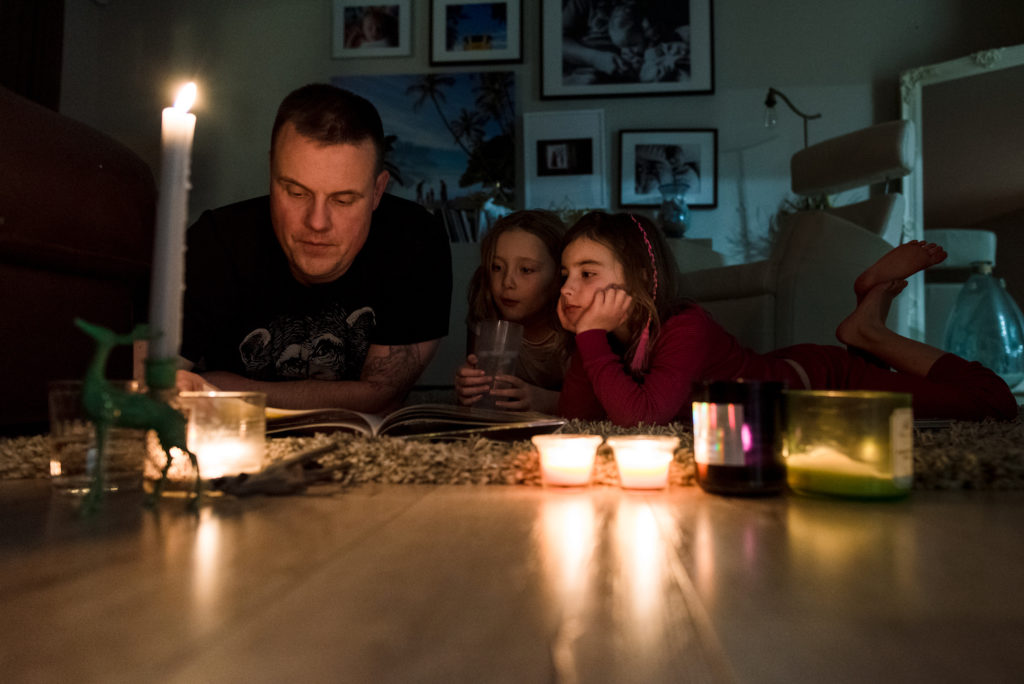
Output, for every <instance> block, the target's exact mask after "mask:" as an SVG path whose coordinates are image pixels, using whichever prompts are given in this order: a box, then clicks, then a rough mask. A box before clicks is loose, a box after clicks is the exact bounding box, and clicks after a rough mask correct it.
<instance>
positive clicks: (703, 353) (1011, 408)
mask: <svg viewBox="0 0 1024 684" xmlns="http://www.w3.org/2000/svg"><path fill="white" fill-rule="evenodd" d="M564 244H565V247H564V249H563V250H562V277H563V279H564V283H563V285H562V291H561V297H560V299H559V302H558V317H559V320H560V321H561V323H562V326H563V327H565V329H566V330H568V331H569V332H571V333H574V334H575V349H574V351H573V354H572V358H571V361H570V366H569V370H568V372H567V373H566V376H565V380H564V383H563V386H562V392H561V395H560V396H559V402H558V409H559V413H560V414H561V415H563V416H566V417H569V418H581V419H588V420H601V419H609V420H611V421H612V422H613V423H615V424H617V425H636V424H638V423H654V424H659V423H660V424H663V423H668V422H672V421H683V422H690V420H691V411H692V408H691V404H690V392H691V388H692V385H693V383H694V382H695V381H709V380H737V379H741V378H742V379H746V380H778V381H782V382H785V383H786V384H787V385H788V387H789V388H790V389H840V390H847V389H849V390H853V389H856V390H878V391H887V392H907V393H910V394H911V395H912V397H913V407H914V415H915V417H917V418H956V419H962V420H980V419H983V418H986V417H993V418H1002V419H1011V418H1014V417H1016V415H1017V402H1016V399H1015V398H1014V396H1013V393H1012V392H1011V391H1010V388H1009V387H1007V385H1006V383H1005V382H1004V381H1003V380H1002V379H1001V378H1000V377H999V376H998V375H996V374H995V373H993V372H992V371H990V370H989V369H987V368H985V367H984V366H982V365H981V364H979V363H975V362H968V361H965V360H964V359H962V358H960V357H958V356H955V355H953V354H949V353H946V352H943V351H942V350H940V349H937V348H935V347H931V346H929V345H926V344H924V343H923V342H918V341H915V340H911V339H909V338H906V337H902V336H900V335H898V334H897V333H895V332H893V331H891V330H889V329H888V328H886V327H885V317H886V315H887V314H888V311H889V305H890V304H891V302H892V300H893V298H894V297H895V296H896V295H898V294H899V293H900V292H901V291H902V290H903V288H904V287H906V278H908V277H909V276H911V275H913V274H914V273H916V272H918V271H920V270H922V269H925V268H927V267H929V266H932V265H934V264H937V263H939V262H940V261H942V260H943V259H945V258H946V253H945V251H944V250H943V249H942V248H941V247H939V246H938V245H935V244H933V243H925V242H920V241H916V240H915V241H912V242H908V243H906V244H903V245H900V246H898V247H895V248H894V249H893V250H892V251H890V252H889V253H888V254H886V255H885V256H883V257H882V258H881V259H879V260H878V261H877V262H876V263H875V264H874V265H872V266H871V267H870V268H868V269H867V270H866V271H864V273H862V274H861V275H860V276H859V277H858V278H857V281H856V282H855V283H854V291H855V292H856V294H857V306H856V308H855V309H854V311H853V313H851V314H850V316H849V317H847V318H846V319H845V320H844V321H843V322H842V323H841V324H840V325H839V327H838V328H837V330H836V336H837V338H838V339H839V341H840V342H842V343H843V344H845V345H847V346H848V348H849V349H847V348H844V347H840V346H831V345H817V344H800V345H795V346H792V347H786V348H784V349H779V350H776V351H774V352H770V353H767V354H758V353H755V352H753V351H751V350H749V349H746V348H743V347H741V346H740V344H739V342H738V341H737V340H736V338H735V337H733V336H732V335H730V334H729V333H728V332H726V330H725V329H724V328H722V327H721V326H720V325H718V324H717V323H715V322H714V321H713V320H712V319H711V317H710V316H709V315H708V313H707V312H705V311H704V310H703V309H702V308H701V307H700V306H699V305H697V304H696V303H694V302H692V301H685V300H679V299H677V298H676V291H675V273H676V265H675V263H674V261H673V259H672V257H671V254H670V253H669V251H668V248H667V246H666V245H665V242H664V240H663V238H662V237H661V233H660V231H659V230H658V228H657V227H656V226H655V225H654V224H653V223H652V222H651V221H649V220H648V219H646V218H645V217H642V216H633V215H630V214H614V215H611V214H606V213H603V212H591V213H589V214H587V215H585V216H583V218H581V219H580V220H579V221H577V222H576V224H575V225H573V226H572V228H570V229H569V231H568V233H566V236H565V242H564ZM886 364H887V366H886ZM890 367H891V368H890Z"/></svg>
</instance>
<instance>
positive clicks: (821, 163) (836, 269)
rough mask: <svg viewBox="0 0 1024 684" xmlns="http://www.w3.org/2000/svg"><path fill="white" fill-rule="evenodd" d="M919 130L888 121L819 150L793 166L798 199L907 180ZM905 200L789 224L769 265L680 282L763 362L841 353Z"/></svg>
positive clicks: (715, 271)
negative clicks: (850, 318) (809, 348)
mask: <svg viewBox="0 0 1024 684" xmlns="http://www.w3.org/2000/svg"><path fill="white" fill-rule="evenodd" d="M911 127H912V124H911V122H909V121H906V120H898V121H890V122H887V123H883V124H878V125H876V126H871V127H869V128H865V129H861V130H859V131H855V132H853V133H849V134H847V135H844V136H840V137H838V138H832V139H830V140H826V141H824V142H821V143H818V144H816V145H812V146H811V147H808V148H806V149H803V150H801V151H800V152H797V153H796V154H795V155H793V158H792V159H791V161H790V173H791V176H792V188H793V192H795V193H797V194H798V195H803V196H812V195H823V194H824V195H832V194H834V193H838V192H843V191H845V190H850V189H853V188H858V187H862V186H870V185H874V184H876V183H884V182H887V181H890V180H893V179H896V178H900V177H902V176H904V175H906V174H907V173H909V171H910V167H911V163H912V161H913V157H914V150H913V144H914V136H913V131H912V128H911ZM902 218H903V197H902V195H900V194H898V193H889V192H883V193H882V194H876V195H874V196H872V197H870V198H869V199H867V200H864V201H862V202H857V203H855V204H850V205H847V206H843V207H833V208H828V209H825V210H809V211H800V212H796V213H794V214H791V215H789V216H787V217H785V218H784V219H783V220H782V221H781V222H780V226H779V233H778V236H777V239H776V240H775V243H774V245H773V247H772V253H771V256H770V257H769V258H768V259H766V260H764V261H758V262H753V263H747V264H738V265H735V266H724V267H721V268H711V269H704V270H699V271H691V272H683V273H680V294H682V295H683V296H686V297H692V298H693V299H695V300H697V301H698V302H699V303H700V304H701V305H702V306H703V307H704V308H705V309H707V310H708V311H709V312H710V313H711V315H712V316H713V317H714V318H715V320H717V321H718V322H719V323H721V324H722V325H723V326H724V327H725V328H726V330H728V331H729V332H731V333H732V334H734V335H735V336H736V337H737V338H738V339H739V341H740V343H741V344H742V345H744V346H746V347H749V348H751V349H753V350H755V351H759V352H765V351H769V350H772V349H777V348H779V347H784V346H788V345H791V344H797V343H802V342H814V343H818V344H837V341H836V338H835V329H836V326H837V325H839V323H840V322H841V321H842V320H843V318H845V317H846V316H847V315H848V314H849V313H850V311H852V310H853V307H854V305H855V304H856V299H855V297H854V294H853V281H854V279H855V278H856V277H857V276H858V275H859V274H860V273H861V272H862V271H863V270H864V269H865V268H866V267H867V266H869V265H871V264H872V263H873V262H874V261H876V260H877V259H878V258H879V257H880V256H882V255H883V254H885V253H886V252H887V251H888V250H890V249H891V248H892V247H893V245H894V244H896V243H898V242H899V238H900V234H901V224H902Z"/></svg>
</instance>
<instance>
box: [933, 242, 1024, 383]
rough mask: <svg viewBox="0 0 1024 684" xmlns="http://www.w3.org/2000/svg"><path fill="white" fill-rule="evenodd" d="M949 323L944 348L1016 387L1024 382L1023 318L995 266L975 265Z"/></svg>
mask: <svg viewBox="0 0 1024 684" xmlns="http://www.w3.org/2000/svg"><path fill="white" fill-rule="evenodd" d="M972 266H973V268H974V273H973V274H971V277H970V278H969V279H968V280H967V282H966V283H964V287H963V289H962V290H960V294H959V295H957V298H956V303H955V304H954V305H953V310H952V311H951V312H950V314H949V320H948V322H947V323H946V335H945V343H944V345H943V346H944V347H945V348H946V350H947V351H949V352H952V353H953V354H956V355H957V356H961V357H963V358H965V359H967V360H968V361H977V362H979V363H980V364H982V365H983V366H985V367H986V368H989V369H990V370H992V371H994V372H995V373H996V374H997V375H999V377H1001V378H1002V379H1003V380H1005V381H1006V384H1007V385H1009V386H1010V387H1011V389H1012V388H1013V387H1015V386H1016V385H1018V384H1020V382H1021V380H1024V314H1021V310H1020V307H1019V306H1017V303H1016V302H1015V301H1013V297H1011V296H1010V293H1008V292H1007V291H1006V287H1005V286H1004V285H1003V283H1002V281H1001V280H999V279H997V278H996V277H995V276H994V275H992V263H991V262H988V261H983V262H977V263H974V264H972Z"/></svg>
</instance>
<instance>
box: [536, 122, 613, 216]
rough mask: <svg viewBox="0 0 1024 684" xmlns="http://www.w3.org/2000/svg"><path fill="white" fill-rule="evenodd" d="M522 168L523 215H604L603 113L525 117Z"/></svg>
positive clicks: (606, 194)
mask: <svg viewBox="0 0 1024 684" xmlns="http://www.w3.org/2000/svg"><path fill="white" fill-rule="evenodd" d="M548 152H550V153H551V155H552V156H549V155H548V154H547V153H548ZM558 152H565V153H567V156H566V157H565V158H562V157H561V156H559V155H557V153H558ZM556 157H557V161H556V160H555V159H556ZM523 164H524V166H523V169H524V173H523V175H524V179H525V185H526V187H525V188H524V193H523V198H524V200H525V207H526V208H527V209H549V210H554V211H558V210H562V209H602V210H607V209H608V190H607V181H606V174H605V136H604V110H603V109H586V110H573V111H560V112H528V113H526V114H523Z"/></svg>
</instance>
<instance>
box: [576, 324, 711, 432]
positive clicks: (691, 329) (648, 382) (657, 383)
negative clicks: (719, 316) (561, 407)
mask: <svg viewBox="0 0 1024 684" xmlns="http://www.w3.org/2000/svg"><path fill="white" fill-rule="evenodd" d="M696 311H697V310H696V309H694V310H688V311H684V312H682V313H680V314H677V315H675V316H673V317H672V318H670V319H669V320H668V321H666V322H665V324H664V325H663V326H662V329H661V333H660V334H659V335H658V339H657V340H656V342H655V344H654V348H653V349H652V350H651V357H650V359H651V360H650V368H649V372H648V373H647V374H646V375H645V376H644V378H643V382H642V383H640V382H637V381H636V380H635V379H634V378H633V377H632V376H631V375H630V374H629V373H628V372H627V371H626V369H625V368H624V365H623V362H622V357H621V356H619V355H618V354H616V353H615V352H614V351H612V348H611V346H610V345H609V343H608V339H607V336H606V335H605V333H604V332H603V331H600V330H589V331H586V332H583V333H581V334H579V335H577V336H576V346H577V351H578V354H579V357H580V360H581V364H582V369H583V372H584V374H585V378H586V381H587V382H588V384H589V386H590V392H589V394H591V395H592V396H593V397H594V398H595V399H596V401H597V402H598V403H599V405H600V406H601V407H602V408H603V410H604V411H603V412H604V413H605V414H606V415H607V417H608V419H609V420H611V421H612V422H613V423H615V424H617V425H636V424H637V423H641V422H642V423H654V424H664V423H668V422H671V421H672V420H674V419H675V418H676V416H678V415H679V414H680V413H681V411H682V410H683V408H684V406H686V405H687V404H688V403H689V400H690V393H691V388H692V385H693V382H694V381H695V380H698V379H700V377H701V370H702V369H703V368H704V366H705V363H706V359H707V358H708V354H709V352H710V349H709V348H708V344H707V339H708V335H707V332H708V329H707V324H706V321H705V319H703V318H702V317H701V316H700V315H699V314H697V313H695V312H696ZM574 361H575V359H574ZM568 380H569V378H568V376H567V377H566V381H567V382H566V388H567V387H568ZM566 388H563V394H564V393H565V390H566ZM574 393H575V394H576V396H577V397H578V399H579V400H580V401H584V397H585V396H586V394H587V393H586V392H583V391H582V390H581V388H576V389H575V390H574ZM574 402H575V400H574Z"/></svg>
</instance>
